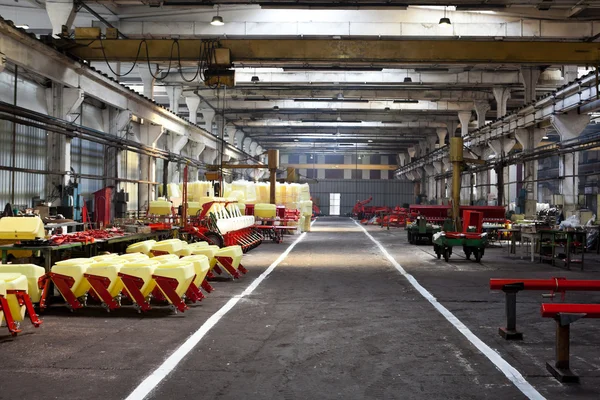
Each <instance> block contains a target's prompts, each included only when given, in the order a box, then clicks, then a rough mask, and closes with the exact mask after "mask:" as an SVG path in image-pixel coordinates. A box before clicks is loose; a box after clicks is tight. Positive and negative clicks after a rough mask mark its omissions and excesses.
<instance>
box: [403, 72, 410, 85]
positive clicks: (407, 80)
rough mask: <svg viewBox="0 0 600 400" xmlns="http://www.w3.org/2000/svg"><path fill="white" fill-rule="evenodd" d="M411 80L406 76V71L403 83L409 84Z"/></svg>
mask: <svg viewBox="0 0 600 400" xmlns="http://www.w3.org/2000/svg"><path fill="white" fill-rule="evenodd" d="M411 82H412V79H411V77H410V76H408V70H406V77H404V83H411Z"/></svg>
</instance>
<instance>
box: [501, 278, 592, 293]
mask: <svg viewBox="0 0 600 400" xmlns="http://www.w3.org/2000/svg"><path fill="white" fill-rule="evenodd" d="M515 283H523V285H524V287H525V288H524V290H552V291H555V292H565V291H589V292H593V291H600V280H567V279H566V278H550V279H490V289H491V290H502V288H503V287H504V285H510V284H515Z"/></svg>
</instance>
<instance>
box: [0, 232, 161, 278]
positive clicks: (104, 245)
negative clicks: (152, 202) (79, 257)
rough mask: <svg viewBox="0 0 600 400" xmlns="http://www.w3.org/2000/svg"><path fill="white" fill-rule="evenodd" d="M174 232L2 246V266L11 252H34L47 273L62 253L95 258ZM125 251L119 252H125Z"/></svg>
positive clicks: (158, 238) (159, 238) (0, 246)
mask: <svg viewBox="0 0 600 400" xmlns="http://www.w3.org/2000/svg"><path fill="white" fill-rule="evenodd" d="M172 236H173V231H172V230H168V231H155V232H151V233H134V234H125V235H123V236H116V237H112V238H109V239H98V240H96V241H95V242H93V243H65V244H61V245H56V246H50V245H45V246H20V245H16V246H15V245H14V244H8V245H0V251H1V252H2V264H6V263H7V262H8V252H9V251H11V250H25V251H32V252H33V254H34V255H35V256H36V257H40V256H41V257H43V259H44V265H42V266H43V267H44V268H45V269H46V271H50V268H52V265H54V264H53V262H54V261H58V260H61V259H62V258H61V257H60V253H61V252H64V251H67V250H71V251H72V250H80V251H83V252H84V254H85V256H86V257H93V256H95V255H97V254H98V252H99V251H109V250H111V248H112V246H113V245H117V244H121V243H124V244H129V243H135V242H141V241H144V240H150V239H155V240H161V239H164V238H171V237H172ZM123 251H124V250H121V251H118V252H123ZM36 254H38V255H36Z"/></svg>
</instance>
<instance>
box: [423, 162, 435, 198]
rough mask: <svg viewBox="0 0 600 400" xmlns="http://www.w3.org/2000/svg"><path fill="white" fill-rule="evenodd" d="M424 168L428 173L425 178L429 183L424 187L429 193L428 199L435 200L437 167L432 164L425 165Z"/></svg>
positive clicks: (427, 193)
mask: <svg viewBox="0 0 600 400" xmlns="http://www.w3.org/2000/svg"><path fill="white" fill-rule="evenodd" d="M423 169H425V173H426V174H427V175H426V178H425V179H426V182H427V184H426V185H425V188H424V194H426V195H427V200H428V202H430V201H433V200H435V169H434V168H433V165H432V164H426V165H424V166H423Z"/></svg>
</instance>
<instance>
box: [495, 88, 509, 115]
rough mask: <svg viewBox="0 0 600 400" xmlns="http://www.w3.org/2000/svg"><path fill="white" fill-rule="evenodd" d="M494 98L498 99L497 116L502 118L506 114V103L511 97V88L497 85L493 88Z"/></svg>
mask: <svg viewBox="0 0 600 400" xmlns="http://www.w3.org/2000/svg"><path fill="white" fill-rule="evenodd" d="M492 92H493V93H494V99H496V118H497V119H500V118H502V117H504V116H505V115H506V103H507V102H508V99H510V89H509V88H503V87H495V88H493V89H492Z"/></svg>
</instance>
